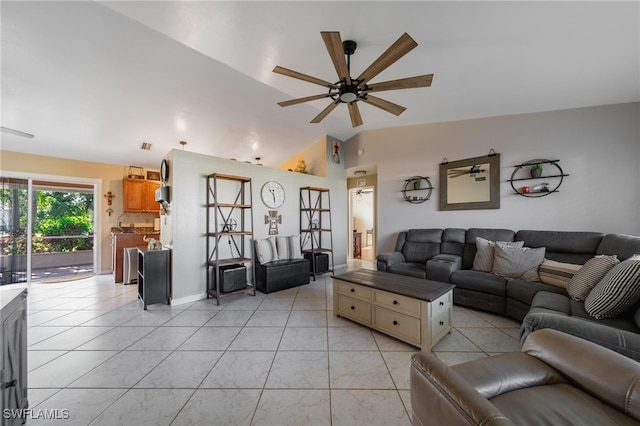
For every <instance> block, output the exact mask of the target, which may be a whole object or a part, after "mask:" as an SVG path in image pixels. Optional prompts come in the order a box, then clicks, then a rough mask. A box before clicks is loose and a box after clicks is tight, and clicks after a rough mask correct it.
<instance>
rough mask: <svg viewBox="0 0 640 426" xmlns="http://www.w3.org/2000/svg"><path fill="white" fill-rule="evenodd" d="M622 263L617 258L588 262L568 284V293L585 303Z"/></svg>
mask: <svg viewBox="0 0 640 426" xmlns="http://www.w3.org/2000/svg"><path fill="white" fill-rule="evenodd" d="M618 263H620V261H619V260H618V257H617V256H606V255H601V256H596V257H593V258H591V259H589V260H588V261H587V263H585V264H584V266H582V268H580V270H579V271H578V272H576V274H575V275H574V276H573V278H571V280H570V281H569V284H567V293H568V294H569V296H571V298H572V299H573V300H577V301H578V302H584V300H585V299H586V298H587V296H588V295H589V293H590V292H591V290H592V289H593V288H594V287H595V286H596V284H598V283H599V282H600V280H601V279H602V278H604V276H605V275H606V274H607V272H609V271H610V270H611V268H613V267H614V266H616V265H617V264H618Z"/></svg>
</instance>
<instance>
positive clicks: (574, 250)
mask: <svg viewBox="0 0 640 426" xmlns="http://www.w3.org/2000/svg"><path fill="white" fill-rule="evenodd" d="M603 236H604V234H602V233H601V232H571V231H527V230H524V231H518V233H517V234H516V237H515V239H516V240H517V241H524V245H525V247H544V248H545V249H546V254H545V256H546V258H547V259H549V260H555V261H557V262H566V263H574V264H580V265H583V264H584V263H585V262H586V261H587V260H589V259H591V258H592V257H593V256H595V254H596V251H597V249H598V246H599V245H600V242H601V241H602V237H603Z"/></svg>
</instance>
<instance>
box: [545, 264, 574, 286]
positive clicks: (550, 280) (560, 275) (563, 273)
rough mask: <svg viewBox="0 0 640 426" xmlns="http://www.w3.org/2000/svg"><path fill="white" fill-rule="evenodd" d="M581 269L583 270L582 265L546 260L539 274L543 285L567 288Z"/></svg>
mask: <svg viewBox="0 0 640 426" xmlns="http://www.w3.org/2000/svg"><path fill="white" fill-rule="evenodd" d="M580 268H582V265H574V264H573V263H563V262H556V261H555V260H549V259H545V260H544V261H543V262H542V265H540V267H539V268H538V273H539V274H540V280H541V281H542V282H543V283H545V284H551V285H555V286H556V287H562V288H567V284H569V281H571V278H573V276H574V275H575V274H576V272H578V271H579V270H580Z"/></svg>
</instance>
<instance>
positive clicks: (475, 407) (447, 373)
mask: <svg viewBox="0 0 640 426" xmlns="http://www.w3.org/2000/svg"><path fill="white" fill-rule="evenodd" d="M410 383H411V409H412V410H413V412H414V418H413V423H414V424H416V425H422V424H424V425H427V424H460V425H465V424H466V425H484V426H493V425H512V424H513V423H512V422H511V421H510V420H509V419H508V418H506V417H505V416H504V414H502V412H501V411H500V410H498V408H496V407H495V406H494V405H493V404H491V402H489V401H488V400H487V399H486V398H484V397H483V396H482V395H480V394H479V393H478V392H476V390H475V389H474V388H473V387H472V386H471V385H470V384H469V383H467V382H466V381H465V380H464V379H463V378H462V377H461V376H459V375H458V374H456V373H455V372H454V371H453V370H452V369H451V368H450V367H448V366H447V365H446V364H445V363H443V362H442V361H440V360H439V359H438V358H437V357H436V356H435V355H433V354H432V353H429V352H417V353H416V354H414V355H413V356H412V358H411V374H410Z"/></svg>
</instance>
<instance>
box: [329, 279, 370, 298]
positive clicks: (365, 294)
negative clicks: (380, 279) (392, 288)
mask: <svg viewBox="0 0 640 426" xmlns="http://www.w3.org/2000/svg"><path fill="white" fill-rule="evenodd" d="M336 282H337V283H338V292H339V293H344V294H348V295H349V296H351V297H358V298H360V299H363V300H371V289H370V288H369V287H365V286H361V285H358V284H352V283H348V282H346V281H339V280H336Z"/></svg>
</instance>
